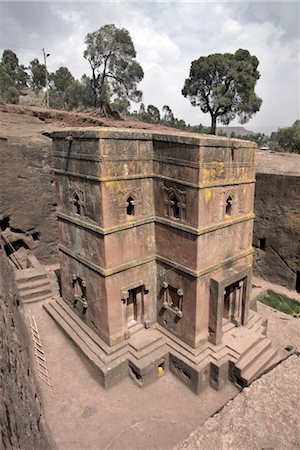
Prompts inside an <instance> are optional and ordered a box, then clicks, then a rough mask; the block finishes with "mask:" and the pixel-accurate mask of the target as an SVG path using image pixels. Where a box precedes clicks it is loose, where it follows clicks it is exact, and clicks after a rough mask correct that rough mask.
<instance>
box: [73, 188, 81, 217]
mask: <svg viewBox="0 0 300 450" xmlns="http://www.w3.org/2000/svg"><path fill="white" fill-rule="evenodd" d="M74 210H75V212H76V214H79V215H80V214H81V204H80V199H79V195H78V194H77V192H76V193H75V195H74Z"/></svg>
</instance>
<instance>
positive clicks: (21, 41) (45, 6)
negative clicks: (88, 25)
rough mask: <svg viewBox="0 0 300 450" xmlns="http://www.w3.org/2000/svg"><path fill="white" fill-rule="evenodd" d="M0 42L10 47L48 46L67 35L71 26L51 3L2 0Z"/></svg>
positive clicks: (0, 4) (0, 6)
mask: <svg viewBox="0 0 300 450" xmlns="http://www.w3.org/2000/svg"><path fill="white" fill-rule="evenodd" d="M0 17H1V27H0V44H1V47H2V46H3V44H7V45H6V46H7V47H9V46H11V48H13V47H24V48H37V49H38V48H39V47H43V46H45V47H47V46H48V47H49V46H50V45H51V42H52V41H53V40H57V39H63V38H64V37H65V36H68V35H69V34H70V33H71V32H72V30H73V31H74V27H73V26H72V24H71V23H70V22H68V21H67V20H65V19H64V18H63V17H62V16H60V15H59V14H58V13H57V12H56V11H55V9H54V7H52V5H51V4H50V3H41V2H1V3H0Z"/></svg>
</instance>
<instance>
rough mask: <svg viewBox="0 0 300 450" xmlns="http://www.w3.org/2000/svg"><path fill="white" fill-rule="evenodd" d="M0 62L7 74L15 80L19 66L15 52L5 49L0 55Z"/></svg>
mask: <svg viewBox="0 0 300 450" xmlns="http://www.w3.org/2000/svg"><path fill="white" fill-rule="evenodd" d="M2 62H3V64H4V65H5V66H6V69H7V72H8V73H9V74H10V76H11V78H13V79H14V78H15V73H16V71H17V68H18V66H19V59H18V57H17V55H16V54H15V52H13V51H12V50H9V49H6V50H4V51H3V54H2Z"/></svg>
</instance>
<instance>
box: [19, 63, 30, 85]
mask: <svg viewBox="0 0 300 450" xmlns="http://www.w3.org/2000/svg"><path fill="white" fill-rule="evenodd" d="M29 78H30V77H29V75H28V73H27V68H26V67H25V66H23V65H22V64H21V65H20V66H18V68H17V70H16V85H17V87H18V88H19V89H20V88H22V87H24V86H28V83H29Z"/></svg>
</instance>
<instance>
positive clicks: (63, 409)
mask: <svg viewBox="0 0 300 450" xmlns="http://www.w3.org/2000/svg"><path fill="white" fill-rule="evenodd" d="M255 283H256V285H259V284H260V280H259V279H255ZM273 289H276V287H274V286H273ZM279 289H280V287H279ZM254 292H255V293H256V291H254ZM23 308H24V313H25V314H26V315H27V316H28V314H29V313H31V314H32V315H33V316H34V317H35V319H36V322H37V325H38V328H39V332H40V336H41V341H42V344H43V347H44V351H45V355H46V358H47V363H48V371H49V377H50V381H51V384H52V389H50V388H49V387H48V386H47V385H46V384H45V383H44V382H42V381H41V380H40V379H38V382H39V385H40V390H41V396H42V403H43V405H44V411H45V413H44V414H45V420H46V422H47V424H48V427H49V428H50V430H51V432H52V434H53V435H54V440H55V442H56V445H57V448H58V449H59V450H71V449H72V450H100V449H101V450H140V449H143V450H153V449H156V450H168V449H172V448H173V447H174V446H176V444H177V443H178V442H179V441H182V440H183V439H184V438H185V437H186V436H187V435H188V434H189V433H191V432H192V431H193V430H194V429H196V428H197V427H199V426H200V425H201V424H203V423H204V422H205V421H206V420H207V419H208V418H209V417H211V416H212V415H213V414H215V413H216V412H217V411H218V410H220V409H221V408H222V407H223V406H224V405H225V404H226V403H227V402H228V401H229V400H230V399H232V398H233V397H235V396H236V395H237V394H238V392H239V391H238V389H237V388H236V387H235V386H233V385H231V384H228V385H226V386H225V387H224V388H223V389H222V390H221V391H220V392H216V391H214V390H213V389H211V388H208V389H207V390H206V391H205V392H204V393H203V394H201V395H199V396H196V395H195V394H194V393H193V392H191V391H190V390H189V389H188V388H187V387H186V386H185V385H183V384H182V382H180V381H179V380H177V379H176V378H175V377H174V376H173V375H172V374H170V373H167V374H165V375H164V376H162V377H161V378H160V379H159V380H157V381H156V382H155V383H154V384H152V385H150V386H148V387H146V388H143V389H141V388H139V387H138V386H137V385H136V384H135V383H134V382H133V381H132V380H131V379H130V378H128V379H126V380H125V381H123V382H122V383H120V384H119V385H117V386H115V387H114V388H112V389H109V390H105V389H103V388H102V387H101V385H100V384H99V382H98V381H97V379H96V376H95V373H94V372H93V371H92V369H90V367H89V366H87V365H86V363H85V361H84V359H83V358H82V357H81V355H80V354H79V352H78V351H77V350H76V349H75V348H74V347H73V345H72V344H71V341H70V340H69V339H68V338H67V337H66V336H65V335H64V334H63V332H62V331H61V330H60V329H59V328H58V326H57V325H56V324H55V322H54V321H53V320H52V319H51V318H50V316H49V315H48V314H47V313H46V311H45V310H44V309H43V308H42V303H32V304H28V305H24V306H23ZM258 311H259V313H260V314H262V316H263V317H264V318H267V319H268V323H269V329H268V336H269V337H270V338H271V339H272V341H273V344H274V345H275V346H276V347H277V349H278V350H279V351H280V352H281V354H282V356H288V355H289V352H287V351H286V350H285V347H286V346H287V345H292V346H293V348H294V349H300V344H299V321H298V319H296V318H293V317H289V316H286V315H285V314H282V313H279V312H277V311H275V310H273V309H271V308H269V307H267V306H265V305H262V304H259V305H258ZM270 389H271V386H270ZM257 407H259V405H257ZM199 448H201V449H202V448H204V447H199ZM224 448H225V447H224ZM228 448H230V447H228ZM253 448H254V447H253Z"/></svg>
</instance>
